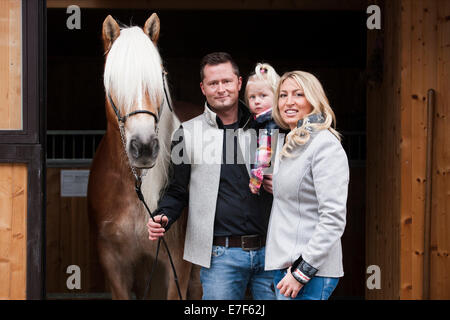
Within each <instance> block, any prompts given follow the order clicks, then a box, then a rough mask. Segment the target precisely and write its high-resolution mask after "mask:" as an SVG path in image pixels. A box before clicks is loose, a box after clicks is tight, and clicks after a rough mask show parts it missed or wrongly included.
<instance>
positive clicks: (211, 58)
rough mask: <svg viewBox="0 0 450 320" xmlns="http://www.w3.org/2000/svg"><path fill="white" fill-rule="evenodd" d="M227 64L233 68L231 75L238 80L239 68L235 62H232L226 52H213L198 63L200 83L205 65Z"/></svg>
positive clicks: (203, 75)
mask: <svg viewBox="0 0 450 320" xmlns="http://www.w3.org/2000/svg"><path fill="white" fill-rule="evenodd" d="M227 62H230V63H231V66H232V67H233V73H234V74H235V75H236V76H237V77H238V78H239V67H238V66H237V64H236V62H234V60H233V58H232V57H231V55H230V54H229V53H226V52H213V53H210V54H207V55H206V56H204V57H203V59H202V60H201V62H200V81H203V78H204V77H205V74H204V73H203V71H204V70H205V66H206V65H209V66H216V65H218V64H222V63H227Z"/></svg>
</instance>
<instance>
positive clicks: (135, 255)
mask: <svg viewBox="0 0 450 320" xmlns="http://www.w3.org/2000/svg"><path fill="white" fill-rule="evenodd" d="M159 27H160V23H159V18H158V16H157V15H156V14H152V16H151V17H150V18H149V19H148V20H147V22H146V23H145V26H144V28H143V29H141V28H139V27H130V28H123V29H120V28H119V25H118V24H117V22H116V21H115V20H114V19H113V18H112V17H111V16H108V17H107V18H106V19H105V21H104V22H103V42H104V48H105V55H106V62H105V72H104V84H105V90H106V118H107V130H106V133H105V135H104V137H103V139H102V141H101V143H100V145H99V147H98V149H97V152H96V154H95V157H94V160H93V162H92V166H91V173H90V177H89V186H88V208H89V216H90V219H91V222H92V225H93V226H94V230H95V232H96V236H97V239H96V240H97V245H98V250H99V256H100V261H101V264H102V267H103V270H104V271H105V273H106V277H107V279H108V282H109V285H110V289H111V292H112V297H113V299H130V298H131V297H132V292H133V291H134V292H135V295H136V297H137V298H148V297H144V292H145V288H146V286H147V284H148V281H149V276H150V271H151V268H152V264H153V262H154V259H153V258H154V254H155V251H156V244H155V242H153V241H150V240H149V239H148V232H147V227H146V224H147V222H148V219H149V215H148V213H147V212H146V211H145V208H144V206H143V205H142V203H141V202H140V201H139V199H138V197H137V195H136V193H135V188H134V187H135V177H134V174H137V175H143V178H142V191H143V194H144V196H145V199H146V202H147V204H148V206H149V207H150V210H152V211H153V210H154V209H155V208H156V206H157V202H158V199H159V197H160V195H161V193H162V192H163V190H164V188H165V186H166V184H167V180H168V174H169V172H168V170H169V165H170V144H171V135H172V133H173V131H174V130H175V129H176V128H178V126H179V124H180V122H179V120H178V118H177V117H176V116H175V115H174V114H173V112H171V110H170V109H169V103H170V101H167V99H170V97H169V95H167V99H166V97H165V91H164V90H166V92H167V87H166V88H165V87H164V86H165V82H164V80H163V77H164V76H165V75H164V73H163V68H162V61H161V58H160V56H159V53H158V50H157V48H156V42H157V40H158V36H159ZM113 106H114V107H113ZM114 108H116V111H115V110H114ZM116 112H117V114H116ZM126 115H127V116H126ZM120 117H123V119H122V120H123V121H122V123H121V124H122V127H121V129H120V128H119V122H120V121H118V119H119V118H120ZM131 167H134V168H135V169H134V172H133V173H132V171H131ZM150 168H151V169H150ZM145 173H146V174H145ZM144 174H145V175H144ZM183 216H185V215H183ZM184 228H185V221H179V222H177V223H175V224H174V225H173V227H172V228H171V230H170V231H169V232H167V235H166V237H165V238H166V241H167V243H168V246H169V248H170V249H171V251H172V252H171V253H172V257H173V260H174V264H175V268H176V270H177V273H178V278H179V283H180V287H181V292H182V294H183V297H185V296H186V292H187V287H188V284H189V280H190V274H191V270H192V265H191V264H190V263H188V262H186V261H184V260H183V259H182V250H183V242H184V232H185V231H184ZM160 258H161V260H160V261H161V266H160V267H159V268H157V269H156V277H154V278H155V279H153V281H152V287H151V292H152V297H156V298H159V299H161V298H166V297H167V298H169V299H176V298H177V297H178V294H177V290H176V287H175V284H174V281H173V275H172V272H171V270H170V265H169V264H168V261H167V254H165V253H164V254H163V250H161V254H160ZM158 265H159V263H158ZM161 287H162V288H161ZM155 288H156V289H158V292H159V294H158V293H156V295H155V292H154V289H155ZM161 291H162V292H163V295H162V294H161ZM191 297H192V296H191ZM197 297H198V296H197ZM197 297H196V296H195V294H194V297H193V298H197Z"/></svg>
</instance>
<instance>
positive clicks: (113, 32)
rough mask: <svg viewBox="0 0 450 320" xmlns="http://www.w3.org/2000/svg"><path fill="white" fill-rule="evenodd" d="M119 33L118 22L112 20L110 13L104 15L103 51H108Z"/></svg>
mask: <svg viewBox="0 0 450 320" xmlns="http://www.w3.org/2000/svg"><path fill="white" fill-rule="evenodd" d="M119 35H120V27H119V24H118V23H117V22H116V20H114V18H113V17H111V16H110V15H109V16H107V17H106V19H105V21H103V31H102V36H103V47H104V48H105V52H108V51H109V49H111V46H112V44H113V42H114V40H116V39H117V37H118V36H119Z"/></svg>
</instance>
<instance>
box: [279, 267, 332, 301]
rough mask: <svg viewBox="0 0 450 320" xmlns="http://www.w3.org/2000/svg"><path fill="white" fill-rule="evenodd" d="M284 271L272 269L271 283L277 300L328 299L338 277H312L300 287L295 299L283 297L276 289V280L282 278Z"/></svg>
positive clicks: (285, 271) (285, 270)
mask: <svg viewBox="0 0 450 320" xmlns="http://www.w3.org/2000/svg"><path fill="white" fill-rule="evenodd" d="M286 273H287V269H283V270H275V271H274V277H273V283H274V286H275V291H276V295H277V300H328V298H329V297H330V296H331V294H332V293H333V291H334V289H335V288H336V286H337V284H338V282H339V278H326V277H317V276H316V277H313V278H312V279H311V280H309V282H308V283H307V284H306V285H305V286H303V288H301V289H300V291H299V292H298V294H297V296H296V297H295V299H292V298H291V297H285V296H284V295H282V294H281V293H280V290H278V289H277V284H278V282H280V281H281V279H283V278H284V276H285V275H286Z"/></svg>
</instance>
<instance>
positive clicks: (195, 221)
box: [183, 105, 254, 268]
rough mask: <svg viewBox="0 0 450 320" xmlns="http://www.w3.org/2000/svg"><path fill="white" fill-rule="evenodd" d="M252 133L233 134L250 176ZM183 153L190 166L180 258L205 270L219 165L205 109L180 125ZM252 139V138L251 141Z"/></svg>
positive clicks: (215, 133)
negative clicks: (183, 239) (183, 144)
mask: <svg viewBox="0 0 450 320" xmlns="http://www.w3.org/2000/svg"><path fill="white" fill-rule="evenodd" d="M251 133H253V132H252V130H246V131H244V130H243V129H239V130H237V133H236V135H237V136H238V138H239V140H238V141H239V145H240V147H241V148H240V150H241V152H242V154H243V155H247V156H244V159H245V164H246V167H247V170H248V171H249V172H250V160H249V158H250V157H249V155H250V141H253V140H250V139H251V138H252V137H251ZM183 134H184V141H185V147H186V149H185V151H186V154H187V156H188V158H189V161H190V164H191V177H190V184H189V216H188V221H187V228H186V239H185V244H184V256H183V258H184V259H185V260H187V261H190V262H192V263H195V264H198V265H200V266H203V267H206V268H209V267H210V264H211V251H212V245H213V236H214V218H215V214H216V204H217V196H218V191H219V182H220V169H221V163H222V151H223V134H224V130H223V129H219V128H218V126H217V121H216V114H215V113H214V112H213V111H211V110H210V109H209V108H208V107H207V106H206V105H205V111H204V112H203V114H201V115H199V116H198V117H196V118H194V119H191V120H189V121H187V122H184V123H183ZM253 138H254V137H253Z"/></svg>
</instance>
